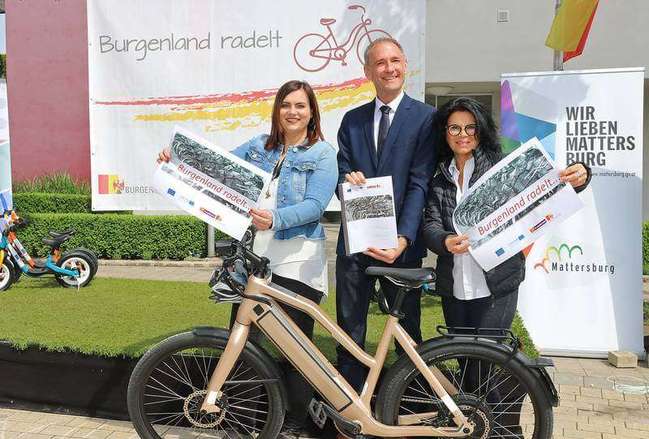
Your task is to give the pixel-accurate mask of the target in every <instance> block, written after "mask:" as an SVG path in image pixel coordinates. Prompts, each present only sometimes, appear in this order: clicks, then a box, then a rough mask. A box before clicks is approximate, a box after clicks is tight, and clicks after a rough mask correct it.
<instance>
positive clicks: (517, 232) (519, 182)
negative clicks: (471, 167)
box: [453, 138, 583, 271]
mask: <svg viewBox="0 0 649 439" xmlns="http://www.w3.org/2000/svg"><path fill="white" fill-rule="evenodd" d="M582 206H583V204H582V202H581V200H580V199H579V197H578V196H577V194H576V193H575V191H574V189H573V188H572V186H570V185H569V184H566V183H564V182H562V181H561V180H560V179H559V169H558V168H557V167H556V166H555V165H554V162H553V161H552V159H551V158H550V156H549V155H548V153H547V152H546V151H545V149H544V148H543V145H542V144H541V142H539V140H538V139H537V138H533V139H531V140H529V141H528V142H526V143H525V144H524V145H522V146H521V147H519V148H518V149H516V150H515V151H514V152H512V153H511V154H509V155H508V156H507V157H505V158H504V159H502V160H501V161H500V162H498V163H497V164H496V165H494V166H493V167H492V168H491V169H489V170H488V171H487V172H486V173H485V174H484V175H483V176H482V177H480V178H479V179H478V181H476V182H475V183H474V184H473V186H472V187H471V188H470V189H469V191H467V193H466V194H465V195H464V197H463V198H462V200H461V201H460V202H459V203H458V205H457V207H456V208H455V211H454V212H453V226H454V227H455V230H456V231H457V232H458V233H460V234H465V235H467V236H468V237H469V243H470V247H469V252H470V253H471V255H472V256H473V257H474V258H475V260H476V262H478V264H480V266H481V267H482V268H483V269H484V270H485V271H489V270H491V269H492V268H493V267H495V266H497V265H499V264H501V263H503V262H505V261H506V260H507V259H509V258H511V257H512V256H514V255H515V254H517V253H518V252H520V251H521V250H523V249H524V248H525V247H527V246H528V245H530V244H531V243H533V242H534V241H535V240H536V239H538V238H540V237H541V236H542V235H544V234H545V233H547V232H548V231H550V230H551V229H552V228H554V227H555V226H556V225H558V224H560V223H561V222H563V221H564V220H566V219H567V218H568V217H570V216H571V215H572V214H574V213H575V212H577V211H578V210H579V209H581V208H582Z"/></svg>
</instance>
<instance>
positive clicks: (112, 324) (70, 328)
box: [0, 268, 537, 361]
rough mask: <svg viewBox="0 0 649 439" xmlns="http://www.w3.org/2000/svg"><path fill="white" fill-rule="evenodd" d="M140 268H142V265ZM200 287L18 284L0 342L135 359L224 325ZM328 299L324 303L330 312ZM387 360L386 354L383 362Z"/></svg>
mask: <svg viewBox="0 0 649 439" xmlns="http://www.w3.org/2000/svg"><path fill="white" fill-rule="evenodd" d="M143 269H146V268H143ZM209 292H210V291H209V287H208V286H207V285H206V284H204V283H194V282H169V281H145V280H130V279H107V278H97V279H94V280H93V282H92V283H91V284H90V285H89V286H87V287H85V288H82V289H81V290H79V291H77V290H75V289H66V288H62V287H60V286H58V284H57V283H56V282H55V281H54V279H45V278H42V279H29V278H27V279H25V277H24V276H23V279H22V280H21V281H20V282H19V283H18V284H14V285H13V286H12V288H10V289H9V290H8V291H5V292H2V293H0V309H1V310H2V314H1V315H0V340H7V341H9V342H11V343H12V344H13V345H14V346H16V347H18V348H26V347H27V346H34V345H37V346H40V347H42V348H44V349H47V350H51V351H75V352H82V353H86V354H99V355H104V356H125V357H138V356H140V355H141V354H142V353H144V352H145V351H146V350H147V349H148V348H149V347H150V346H152V345H153V344H155V343H156V342H158V341H160V340H162V339H164V338H166V337H168V336H170V335H172V334H175V333H177V332H181V331H185V330H188V329H190V328H192V327H195V326H217V327H226V326H227V324H228V322H229V316H230V306H229V305H217V304H215V303H214V302H212V301H210V300H209V299H208V296H209ZM335 303H336V301H335V297H334V296H333V294H330V296H329V298H328V299H327V301H326V302H325V303H324V305H323V306H324V308H325V310H326V312H327V313H328V314H329V315H331V316H334V315H335ZM368 322H369V329H368V349H369V352H370V353H373V352H374V351H375V349H376V344H377V341H378V338H379V336H380V334H381V332H382V330H383V324H384V322H385V316H384V315H383V314H382V313H381V312H380V311H379V310H378V307H377V306H376V305H374V304H373V305H372V307H371V309H370V315H369V317H368ZM439 324H443V317H442V310H441V303H440V300H439V298H435V297H430V296H426V297H424V298H423V299H422V332H423V336H424V339H426V338H431V337H434V336H436V335H437V333H436V331H435V328H436V326H437V325H439ZM514 332H515V333H516V334H517V335H518V336H519V337H520V338H521V340H522V341H523V344H524V347H525V351H526V352H527V353H528V355H537V354H536V352H535V351H534V349H533V346H532V342H531V341H530V339H529V336H528V335H527V331H526V330H525V328H524V327H523V326H522V323H521V321H520V319H519V317H518V316H517V317H516V320H515V322H514ZM315 338H316V340H315V343H316V344H317V345H318V347H319V348H320V349H321V350H322V351H323V352H324V353H325V355H326V356H327V357H328V358H329V359H331V360H335V343H334V341H333V340H332V339H331V337H329V336H328V334H326V333H325V332H324V330H322V328H321V327H319V326H316V334H315ZM393 359H394V356H392V357H391V361H392V360H393Z"/></svg>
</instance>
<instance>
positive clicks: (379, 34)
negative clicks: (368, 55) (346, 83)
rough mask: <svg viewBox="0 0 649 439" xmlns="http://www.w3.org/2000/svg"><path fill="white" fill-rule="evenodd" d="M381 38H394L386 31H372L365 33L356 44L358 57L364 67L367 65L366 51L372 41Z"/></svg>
mask: <svg viewBox="0 0 649 439" xmlns="http://www.w3.org/2000/svg"><path fill="white" fill-rule="evenodd" d="M370 34H371V36H370ZM379 38H392V36H391V35H390V34H389V33H387V32H386V31H384V30H381V29H372V30H369V31H367V32H366V33H364V34H363V36H362V37H360V38H359V39H358V43H357V44H356V56H357V57H358V61H359V62H360V63H361V65H362V66H364V65H365V49H366V48H367V46H369V45H370V43H371V42H372V41H374V40H377V39H379Z"/></svg>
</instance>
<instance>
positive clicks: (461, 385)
mask: <svg viewBox="0 0 649 439" xmlns="http://www.w3.org/2000/svg"><path fill="white" fill-rule="evenodd" d="M421 357H422V359H423V360H424V361H425V362H426V364H427V365H428V366H429V367H431V368H432V367H436V368H437V369H438V370H439V371H440V372H442V373H443V374H444V376H445V377H446V378H447V379H448V380H449V381H450V382H451V383H453V385H454V386H455V387H456V388H457V389H458V390H459V394H458V395H455V396H453V399H454V400H455V402H456V404H458V406H459V407H460V409H461V410H462V412H463V413H464V414H465V415H466V416H468V417H469V419H471V420H472V421H473V422H474V423H475V425H476V428H475V430H474V433H473V434H472V435H471V436H469V437H471V438H481V439H486V438H525V439H528V438H533V439H546V438H550V436H551V434H552V405H551V404H550V402H549V401H548V398H547V397H546V394H545V392H544V390H543V388H542V387H541V384H540V382H539V381H538V380H537V379H536V377H535V376H534V375H533V373H532V371H531V370H529V369H528V368H527V367H526V366H525V365H523V364H522V363H521V362H520V361H518V360H512V359H511V358H510V356H509V355H508V354H507V352H503V351H502V350H500V349H495V348H493V347H491V346H487V345H485V344H482V343H475V342H474V343H472V342H457V343H445V344H442V345H440V346H437V347H434V348H432V349H430V350H428V351H424V352H423V353H421ZM376 409H377V417H378V418H379V419H380V420H381V421H382V422H383V423H385V424H388V425H398V424H400V423H404V422H400V420H405V419H410V421H412V419H413V416H411V415H416V414H426V415H422V417H421V419H419V418H417V417H416V416H415V419H419V420H420V422H418V424H420V425H432V426H436V427H445V426H455V424H454V422H453V419H452V416H451V415H450V413H448V410H447V409H446V406H445V405H444V404H443V403H442V401H441V400H440V399H439V398H437V396H436V395H435V392H433V391H432V390H431V388H430V386H429V385H428V382H427V381H426V380H425V379H424V378H423V377H422V376H421V374H420V372H419V370H418V369H416V368H415V366H414V365H413V364H412V362H410V361H409V359H407V360H406V359H405V358H404V359H402V360H400V363H399V364H395V367H393V369H391V370H390V372H389V373H388V375H387V376H386V378H385V385H383V386H382V387H381V390H380V391H379V394H378V396H377V404H376ZM435 412H436V413H437V414H436V415H435V416H432V415H431V414H433V413H435Z"/></svg>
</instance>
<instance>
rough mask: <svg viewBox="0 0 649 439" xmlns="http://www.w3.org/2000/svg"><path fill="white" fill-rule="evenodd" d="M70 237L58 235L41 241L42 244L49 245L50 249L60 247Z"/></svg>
mask: <svg viewBox="0 0 649 439" xmlns="http://www.w3.org/2000/svg"><path fill="white" fill-rule="evenodd" d="M70 236H71V235H58V236H55V237H53V238H51V239H49V238H45V239H43V244H45V245H49V246H50V247H60V246H61V244H63V243H64V242H65V241H67V240H68V239H70Z"/></svg>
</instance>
